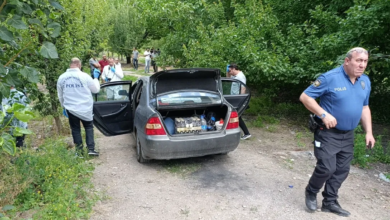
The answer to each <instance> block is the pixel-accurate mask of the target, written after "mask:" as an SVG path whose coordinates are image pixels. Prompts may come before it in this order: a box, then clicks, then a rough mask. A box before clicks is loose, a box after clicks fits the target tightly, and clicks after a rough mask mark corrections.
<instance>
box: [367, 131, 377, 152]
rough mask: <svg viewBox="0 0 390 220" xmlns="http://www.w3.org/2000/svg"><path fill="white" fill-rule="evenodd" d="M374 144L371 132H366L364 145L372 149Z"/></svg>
mask: <svg viewBox="0 0 390 220" xmlns="http://www.w3.org/2000/svg"><path fill="white" fill-rule="evenodd" d="M374 145H375V138H374V136H373V135H372V134H371V133H367V134H366V147H367V149H372V148H373V147H374Z"/></svg>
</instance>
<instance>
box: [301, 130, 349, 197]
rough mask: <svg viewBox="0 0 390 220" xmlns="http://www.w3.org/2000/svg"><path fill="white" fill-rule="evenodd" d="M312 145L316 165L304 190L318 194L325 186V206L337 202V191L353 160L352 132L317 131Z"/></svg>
mask: <svg viewBox="0 0 390 220" xmlns="http://www.w3.org/2000/svg"><path fill="white" fill-rule="evenodd" d="M313 143H314V155H315V157H316V158H317V165H316V168H315V169H314V172H313V175H312V176H311V178H310V181H309V184H308V186H307V188H306V190H307V191H308V192H311V193H318V192H319V191H320V189H321V188H322V186H323V185H324V184H325V188H324V191H323V192H322V195H323V197H324V201H323V202H324V203H325V204H326V203H327V202H331V201H335V200H337V198H338V196H337V193H338V190H339V188H340V187H341V184H342V183H343V182H344V180H345V179H346V178H347V176H348V173H349V169H350V163H351V160H352V158H353V143H354V133H353V130H351V131H348V132H347V133H335V132H332V131H329V130H327V129H324V130H320V129H317V130H316V132H315V133H314V142H313Z"/></svg>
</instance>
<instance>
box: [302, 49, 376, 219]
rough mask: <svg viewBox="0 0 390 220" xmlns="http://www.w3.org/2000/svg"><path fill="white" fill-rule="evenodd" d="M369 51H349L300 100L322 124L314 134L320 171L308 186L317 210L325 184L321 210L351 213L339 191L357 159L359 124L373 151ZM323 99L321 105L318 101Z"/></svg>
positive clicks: (312, 206) (311, 208)
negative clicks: (352, 163)
mask: <svg viewBox="0 0 390 220" xmlns="http://www.w3.org/2000/svg"><path fill="white" fill-rule="evenodd" d="M367 62H368V52H367V50H365V49H364V48H360V47H356V48H353V49H351V50H350V51H348V53H347V54H346V57H345V59H344V64H343V65H342V66H340V67H337V68H335V69H333V70H331V71H329V72H326V73H324V74H322V75H321V76H319V77H318V79H317V80H316V81H315V82H314V83H313V84H312V85H311V86H309V87H308V88H307V89H306V90H305V91H304V92H303V93H302V95H301V96H300V101H301V102H302V103H303V104H304V105H305V107H306V108H307V109H308V110H309V111H311V112H313V113H314V114H315V115H317V117H316V121H317V122H318V123H319V124H320V125H322V126H319V127H317V129H316V130H315V132H314V142H313V143H314V155H315V157H316V158H317V164H316V168H315V169H314V172H313V175H312V176H311V178H310V180H309V184H308V185H307V187H306V191H305V196H306V206H307V208H308V209H309V211H311V212H313V211H315V210H316V209H317V199H316V195H317V193H318V192H319V191H320V189H321V188H322V186H323V185H324V184H325V188H324V191H323V192H322V196H323V197H324V199H323V201H322V207H321V210H322V211H323V212H332V213H335V214H338V215H340V216H349V215H350V213H349V212H348V211H347V210H345V209H342V208H341V206H340V205H339V203H338V201H337V198H338V190H339V188H340V186H341V184H342V183H343V182H344V180H345V179H346V178H347V176H348V173H349V169H350V162H351V160H352V157H353V146H354V131H353V130H354V129H355V128H356V127H357V125H358V123H359V121H361V122H362V126H363V128H364V130H365V132H366V145H367V147H370V148H372V147H373V146H374V144H375V139H374V137H373V134H372V124H371V111H370V108H369V106H368V100H369V96H370V91H371V82H370V79H369V78H368V76H367V75H365V74H363V73H364V70H365V69H366V67H367ZM318 97H319V98H320V104H319V105H318V103H317V102H316V101H315V99H316V98H318Z"/></svg>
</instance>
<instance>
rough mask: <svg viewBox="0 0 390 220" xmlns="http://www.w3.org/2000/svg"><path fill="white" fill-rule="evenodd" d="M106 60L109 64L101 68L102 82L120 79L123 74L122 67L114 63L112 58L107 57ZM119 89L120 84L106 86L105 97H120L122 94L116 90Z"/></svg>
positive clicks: (115, 98)
mask: <svg viewBox="0 0 390 220" xmlns="http://www.w3.org/2000/svg"><path fill="white" fill-rule="evenodd" d="M108 62H109V64H108V65H107V66H105V67H104V69H103V73H102V80H104V82H115V81H121V80H122V78H123V76H124V75H123V71H122V68H121V67H120V66H117V65H116V64H115V61H114V59H113V58H110V59H108ZM121 89H122V86H121V85H118V86H109V87H107V99H109V100H118V99H120V98H121V97H122V96H120V95H119V93H118V92H119V90H121Z"/></svg>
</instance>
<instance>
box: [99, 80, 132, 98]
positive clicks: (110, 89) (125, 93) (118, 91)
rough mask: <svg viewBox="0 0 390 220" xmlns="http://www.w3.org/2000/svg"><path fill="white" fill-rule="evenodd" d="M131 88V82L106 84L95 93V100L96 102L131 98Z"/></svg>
mask: <svg viewBox="0 0 390 220" xmlns="http://www.w3.org/2000/svg"><path fill="white" fill-rule="evenodd" d="M129 90H130V84H125V85H109V86H105V87H103V88H101V89H100V91H99V93H97V94H95V100H96V102H107V101H125V100H129Z"/></svg>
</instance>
